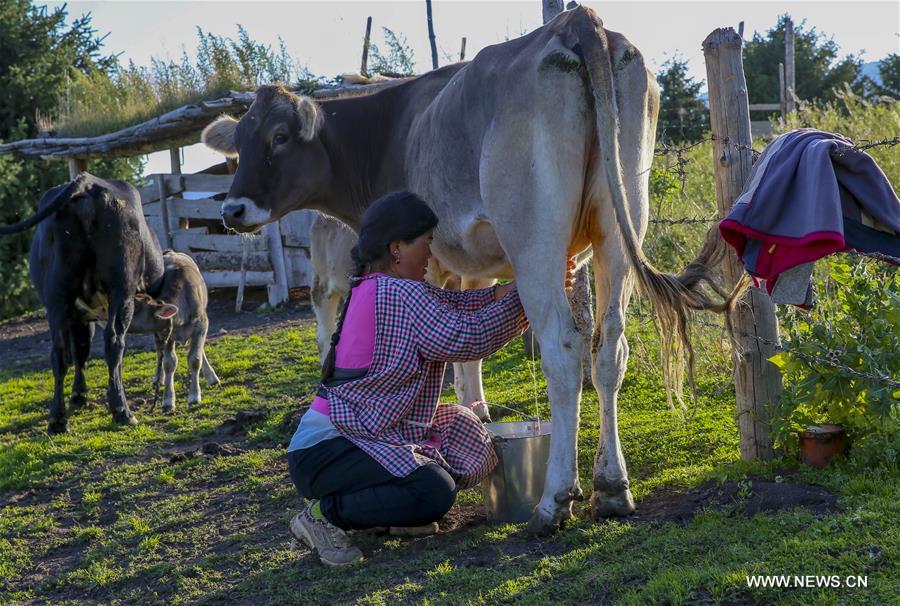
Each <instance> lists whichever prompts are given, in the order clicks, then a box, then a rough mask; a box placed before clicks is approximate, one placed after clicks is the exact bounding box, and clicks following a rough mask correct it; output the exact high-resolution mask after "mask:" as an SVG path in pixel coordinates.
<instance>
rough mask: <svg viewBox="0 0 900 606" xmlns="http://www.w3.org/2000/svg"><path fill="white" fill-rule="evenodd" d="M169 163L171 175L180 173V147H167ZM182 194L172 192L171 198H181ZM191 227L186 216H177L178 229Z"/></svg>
mask: <svg viewBox="0 0 900 606" xmlns="http://www.w3.org/2000/svg"><path fill="white" fill-rule="evenodd" d="M169 164H170V166H171V167H172V174H173V175H180V174H181V148H180V147H170V148H169ZM183 197H184V196H182V195H181V193H180V192H179V193H177V194H173V195H172V199H173V200H174V199H178V198H183ZM190 227H191V222H190V219H188V218H187V217H179V218H178V229H189V228H190Z"/></svg>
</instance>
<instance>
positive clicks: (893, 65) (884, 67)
mask: <svg viewBox="0 0 900 606" xmlns="http://www.w3.org/2000/svg"><path fill="white" fill-rule="evenodd" d="M878 74H879V75H880V76H881V86H879V87H878V94H880V95H888V96H890V97H894V98H895V99H900V55H898V54H897V53H891V54H890V55H888V56H887V57H885V58H884V59H882V60H881V61H879V62H878Z"/></svg>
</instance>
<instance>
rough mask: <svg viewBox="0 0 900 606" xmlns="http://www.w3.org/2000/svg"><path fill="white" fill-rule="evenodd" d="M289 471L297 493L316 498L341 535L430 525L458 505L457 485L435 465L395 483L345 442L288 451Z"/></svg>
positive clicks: (383, 469) (332, 440)
mask: <svg viewBox="0 0 900 606" xmlns="http://www.w3.org/2000/svg"><path fill="white" fill-rule="evenodd" d="M288 468H289V469H290V472H291V480H292V481H293V482H294V485H295V486H296V487H297V490H298V491H299V492H300V494H301V495H302V496H304V497H306V498H307V499H319V501H320V503H321V505H320V506H321V508H322V513H323V514H324V515H325V518H326V519H327V520H328V521H329V522H331V523H332V524H334V525H335V526H337V527H338V528H343V529H344V530H350V529H354V528H358V529H361V528H372V527H374V526H421V525H423V524H429V523H431V522H435V521H437V520H439V519H441V518H442V517H443V516H444V514H445V513H447V512H448V511H450V507H452V506H453V502H454V501H455V500H456V483H455V482H454V481H453V478H451V477H450V474H448V473H447V472H446V471H444V469H443V468H441V466H440V465H438V464H437V463H428V464H426V465H424V466H422V467H419V468H418V469H416V470H415V471H413V472H412V473H410V474H409V475H408V476H406V477H405V478H398V477H397V476H394V475H392V474H391V473H390V472H389V471H388V470H387V469H385V468H384V467H382V466H381V464H380V463H379V462H378V461H376V460H375V459H373V458H372V457H370V456H369V455H367V454H366V453H365V452H363V451H362V450H360V449H359V448H358V447H357V446H355V445H354V444H353V443H352V442H350V441H349V440H347V439H345V438H333V439H331V440H325V441H323V442H319V443H318V444H316V445H314V446H311V447H309V448H303V449H300V450H294V451H292V452H289V453H288Z"/></svg>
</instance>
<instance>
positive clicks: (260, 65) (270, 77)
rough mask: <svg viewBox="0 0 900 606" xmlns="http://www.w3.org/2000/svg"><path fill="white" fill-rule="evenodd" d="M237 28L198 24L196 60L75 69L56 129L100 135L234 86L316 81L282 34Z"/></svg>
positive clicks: (215, 95) (248, 87) (183, 58)
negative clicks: (223, 31)
mask: <svg viewBox="0 0 900 606" xmlns="http://www.w3.org/2000/svg"><path fill="white" fill-rule="evenodd" d="M237 29H238V36H237V39H233V38H229V37H227V36H217V35H215V34H212V33H209V32H204V31H203V30H202V29H200V28H199V27H198V28H197V60H196V62H195V61H193V60H192V59H191V58H190V57H189V56H188V54H187V52H186V51H182V54H181V57H180V58H179V60H177V61H175V60H163V59H158V58H155V57H154V58H151V60H150V66H149V67H144V66H137V65H135V64H134V63H133V62H129V63H128V65H127V66H122V65H120V64H118V63H116V64H114V65H113V66H112V67H111V68H110V69H107V70H97V69H94V70H88V71H84V72H77V73H75V74H73V76H72V78H71V79H70V80H69V82H68V84H67V88H66V95H65V97H64V99H63V102H62V103H61V104H60V106H59V109H58V111H57V113H56V116H55V122H56V127H57V130H58V131H59V133H60V134H63V135H67V136H89V135H99V134H103V133H106V132H110V131H112V130H116V129H118V128H124V127H126V126H129V125H131V124H138V123H140V122H143V121H145V120H149V119H150V118H152V117H154V116H157V115H159V114H161V113H163V112H166V111H169V110H172V109H175V108H177V107H181V106H182V105H187V104H189V103H196V102H198V101H201V100H204V99H215V98H218V97H221V96H223V95H225V94H227V93H228V92H229V91H231V90H253V89H255V88H257V87H259V86H260V85H262V84H284V85H287V86H291V87H295V88H296V87H303V86H310V85H312V83H313V81H314V80H315V77H314V76H313V75H312V74H311V73H310V72H309V71H308V70H307V69H306V68H305V67H303V66H301V65H299V64H298V63H297V62H296V61H295V60H294V59H293V58H292V57H291V56H290V54H289V53H288V51H287V48H286V46H285V44H284V41H283V40H281V39H280V38H279V41H278V48H277V49H273V48H272V47H270V46H269V45H266V44H262V43H259V42H256V41H255V40H253V39H252V38H251V37H250V35H249V34H248V33H247V31H246V30H245V29H244V28H243V27H241V26H240V25H238V28H237Z"/></svg>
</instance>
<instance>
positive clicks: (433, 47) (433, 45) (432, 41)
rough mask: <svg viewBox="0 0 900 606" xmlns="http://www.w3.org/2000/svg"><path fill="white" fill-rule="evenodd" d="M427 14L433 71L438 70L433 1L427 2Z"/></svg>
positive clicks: (427, 0) (426, 0) (428, 0)
mask: <svg viewBox="0 0 900 606" xmlns="http://www.w3.org/2000/svg"><path fill="white" fill-rule="evenodd" d="M425 12H426V14H427V15H428V42H429V43H430V44H431V69H437V68H438V60H437V41H436V40H435V39H434V21H433V20H432V18H431V0H425Z"/></svg>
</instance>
